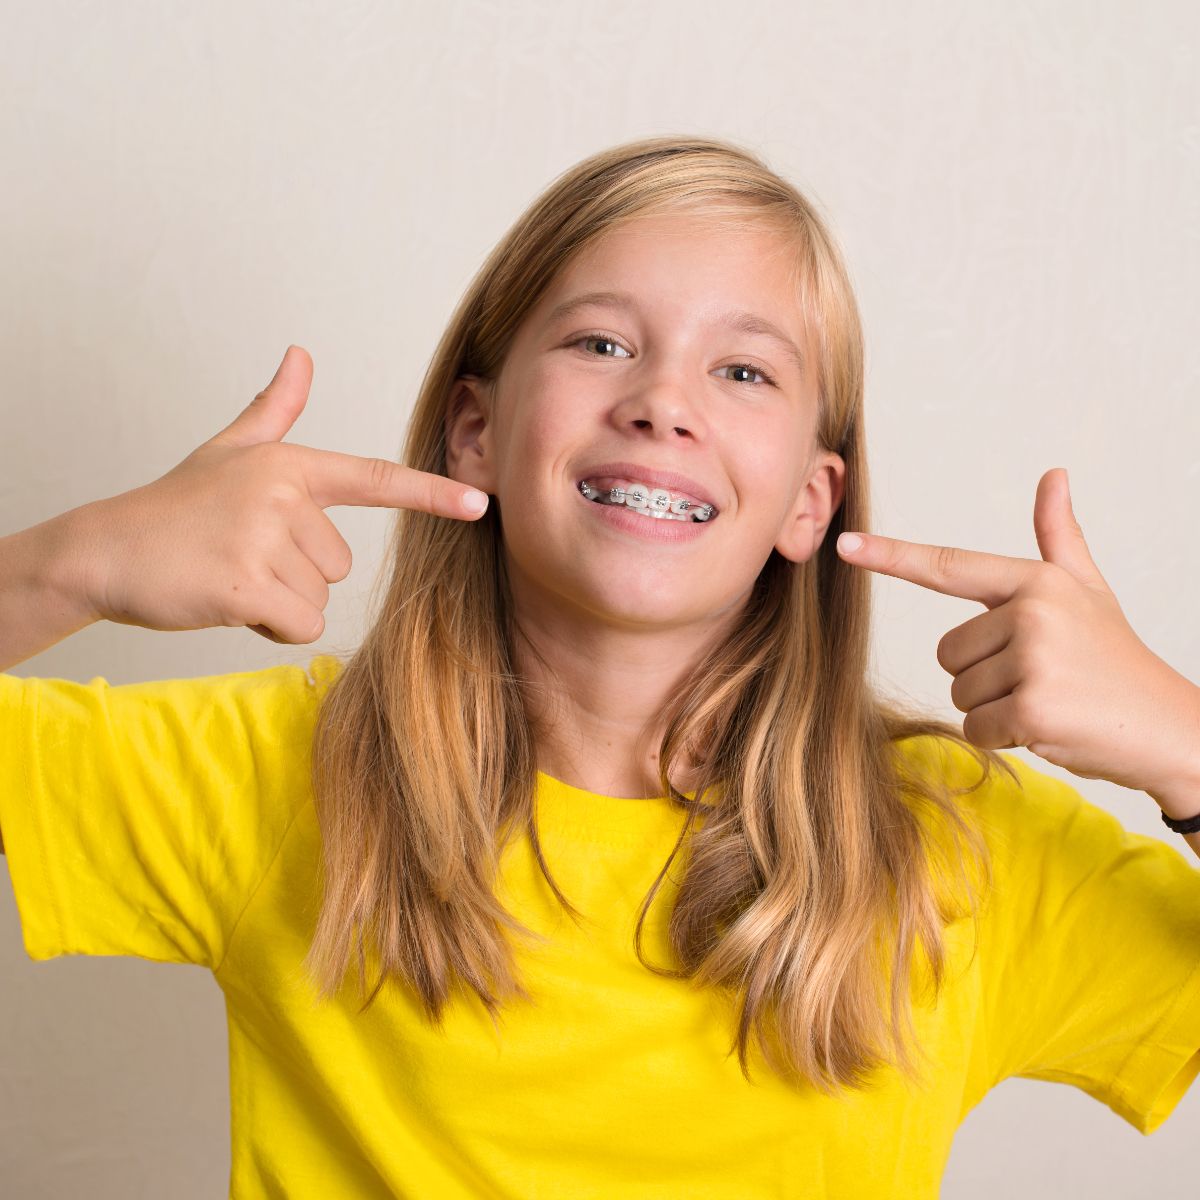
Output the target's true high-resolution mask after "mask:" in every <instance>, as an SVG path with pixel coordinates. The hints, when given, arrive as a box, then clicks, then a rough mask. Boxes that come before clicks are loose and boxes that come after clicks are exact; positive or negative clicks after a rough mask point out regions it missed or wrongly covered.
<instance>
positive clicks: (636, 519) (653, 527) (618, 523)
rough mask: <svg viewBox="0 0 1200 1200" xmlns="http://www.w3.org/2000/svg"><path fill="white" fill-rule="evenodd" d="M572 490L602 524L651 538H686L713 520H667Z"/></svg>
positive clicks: (688, 539) (658, 539)
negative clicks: (645, 515) (606, 502)
mask: <svg viewBox="0 0 1200 1200" xmlns="http://www.w3.org/2000/svg"><path fill="white" fill-rule="evenodd" d="M575 494H576V495H577V496H578V497H579V499H580V500H581V501H582V502H583V503H584V504H586V505H587V506H588V508H590V509H593V510H594V511H595V513H596V515H597V516H598V517H599V518H600V520H602V521H604V522H605V523H606V524H608V525H611V526H613V528H615V529H623V530H625V531H626V532H628V533H636V534H638V535H640V536H641V537H644V538H649V539H650V540H651V541H654V542H690V541H692V540H693V539H694V538H698V537H701V536H703V534H704V532H705V528H706V526H708V525H710V524H712V521H713V518H709V520H707V521H692V520H689V521H671V520H668V519H667V518H666V517H640V516H638V514H637V513H636V512H631V511H630V510H629V509H628V508H626V507H625V505H624V504H601V503H600V502H599V501H596V500H589V499H588V498H587V497H586V496H585V495H584V494H583V493H582V492H576V493H575Z"/></svg>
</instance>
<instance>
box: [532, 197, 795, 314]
mask: <svg viewBox="0 0 1200 1200" xmlns="http://www.w3.org/2000/svg"><path fill="white" fill-rule="evenodd" d="M795 265H796V247H795V244H794V242H793V241H792V240H791V239H789V238H788V237H787V236H785V235H784V234H783V232H782V231H780V230H778V229H774V228H770V227H768V226H766V225H765V223H763V222H762V221H759V222H756V223H754V224H750V223H749V221H748V218H746V217H742V218H739V219H736V220H735V219H734V218H733V217H731V216H726V215H722V214H710V213H705V212H666V213H652V214H647V215H644V216H639V217H634V218H632V219H630V220H628V221H625V222H623V223H621V224H620V225H617V226H615V227H614V228H611V229H607V230H605V231H604V232H603V233H601V234H599V235H598V236H597V237H596V238H595V239H593V240H592V241H591V242H590V243H589V244H588V245H586V246H585V247H584V248H583V249H582V250H581V251H580V252H579V253H578V254H576V255H575V256H574V258H572V259H571V261H570V262H569V263H567V264H566V266H565V267H563V269H562V270H561V271H560V272H559V274H558V276H557V278H556V279H555V281H554V284H553V285H552V287H551V288H550V289H549V290H550V291H552V292H555V293H558V294H559V295H561V293H563V292H564V291H566V290H567V289H570V288H575V287H578V286H579V285H580V283H581V282H582V281H584V280H589V281H590V280H591V279H593V278H594V277H595V276H597V275H612V274H614V273H619V274H622V275H626V276H632V277H635V278H637V277H642V278H645V279H646V280H647V281H654V282H657V283H659V284H662V283H664V282H666V281H667V280H668V279H670V278H679V279H680V281H681V282H682V283H686V284H688V285H689V286H691V287H705V286H712V285H714V284H720V285H722V286H723V287H724V288H726V289H727V290H728V291H730V292H737V291H749V292H756V293H759V294H763V293H778V294H779V296H780V298H781V299H784V300H785V301H786V300H790V299H791V298H792V296H793V295H794V271H795Z"/></svg>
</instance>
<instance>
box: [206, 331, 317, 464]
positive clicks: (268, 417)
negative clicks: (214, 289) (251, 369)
mask: <svg viewBox="0 0 1200 1200" xmlns="http://www.w3.org/2000/svg"><path fill="white" fill-rule="evenodd" d="M312 373H313V364H312V358H311V357H310V355H309V353H308V351H307V350H305V349H304V348H303V347H302V346H289V347H288V348H287V350H286V351H285V352H284V355H283V361H282V362H281V363H280V364H279V366H278V367H277V368H276V370H275V374H274V376H272V378H271V382H270V383H268V384H267V386H266V387H265V388H263V390H262V391H261V392H259V393H258V395H257V396H255V397H254V399H253V400H251V401H250V403H249V404H248V405H246V407H245V408H244V409H242V411H241V412H240V413H238V415H237V416H236V417H235V418H234V419H233V420H232V421H231V422H230V423H229V424H228V425H226V426H225V428H224V429H222V430H221V431H220V432H219V433H217V434H216V435H214V436H213V437H212V438H210V439H209V441H210V442H219V443H221V444H223V445H226V446H254V445H257V444H258V443H259V442H278V441H282V440H283V436H284V434H286V433H287V432H288V430H289V429H291V427H292V426H293V425H294V424H295V423H296V418H297V417H298V416H299V415H300V413H301V412H302V411H303V410H304V405H305V403H306V402H307V401H308V389H309V387H311V386H312Z"/></svg>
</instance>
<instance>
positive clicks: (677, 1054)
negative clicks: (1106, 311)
mask: <svg viewBox="0 0 1200 1200" xmlns="http://www.w3.org/2000/svg"><path fill="white" fill-rule="evenodd" d="M339 669H340V663H339V662H338V660H336V659H334V658H332V657H331V656H325V655H321V656H317V657H315V658H314V659H312V661H311V662H310V664H309V667H308V670H307V671H306V670H305V668H303V667H300V666H280V667H272V668H269V669H266V670H260V671H245V672H240V673H236V674H227V675H214V676H209V677H206V678H199V679H175V680H164V681H157V682H149V683H135V684H125V685H121V686H116V687H113V686H111V685H110V684H108V683H107V682H106V681H105V680H104V679H103V678H102V677H97V678H95V679H93V680H92V681H91V682H89V683H87V684H81V683H75V682H71V681H68V680H62V679H39V678H20V677H17V676H13V675H3V674H0V771H2V772H3V782H2V784H0V836H2V837H3V840H4V843H5V846H6V851H7V855H8V865H9V869H10V872H11V875H12V883H13V889H14V894H15V896H16V901H17V907H18V912H19V916H20V920H21V927H22V933H23V937H24V944H25V949H26V951H27V953H28V954H29V956H30V957H31V958H32V959H35V960H41V959H49V958H53V957H55V956H57V955H62V954H101V955H103V954H120V955H133V956H136V957H139V958H147V959H154V960H158V961H162V962H181V963H197V964H202V965H203V966H205V967H208V968H209V969H210V970H212V972H213V973H214V976H215V978H216V980H217V982H218V983H219V984H220V986H221V988H222V990H223V992H224V994H225V999H226V1006H227V1013H228V1023H229V1066H230V1091H231V1102H232V1121H231V1130H232V1168H231V1180H230V1194H231V1196H235V1197H238V1198H239V1200H254V1198H257V1197H266V1196H280V1195H286V1196H288V1197H290V1198H291V1200H305V1198H307V1197H314V1198H319V1200H328V1198H329V1197H334V1196H336V1197H351V1196H353V1197H356V1198H374V1197H388V1196H405V1197H421V1198H425V1197H435V1198H437V1200H456V1198H459V1197H472V1198H476V1197H496V1198H501V1197H503V1198H505V1200H517V1198H520V1200H529V1198H531V1197H571V1198H572V1200H584V1198H588V1197H595V1198H597V1200H599V1198H603V1200H611V1198H612V1197H615V1196H620V1197H622V1198H623V1200H643V1198H647V1197H656V1198H661V1197H671V1198H676V1197H684V1196H686V1197H688V1198H689V1200H717V1198H722V1200H724V1198H729V1200H733V1198H736V1200H753V1198H756V1197H763V1198H766V1197H773V1198H774V1197H783V1196H797V1197H800V1196H803V1197H806V1198H807V1200H816V1198H819V1197H835V1198H837V1200H855V1198H867V1197H870V1198H872V1200H874V1198H877V1197H904V1198H905V1200H922V1198H926V1197H935V1196H936V1195H937V1194H938V1188H939V1180H940V1178H941V1176H942V1172H943V1168H944V1166H945V1163H946V1160H947V1156H948V1153H949V1150H950V1143H951V1140H952V1138H953V1136H954V1132H955V1130H956V1128H957V1127H958V1125H959V1123H960V1122H961V1121H962V1119H963V1117H964V1116H965V1114H966V1113H967V1112H968V1111H969V1110H970V1109H971V1108H972V1107H973V1106H974V1105H975V1104H976V1103H978V1101H979V1100H980V1099H981V1098H982V1097H983V1096H984V1094H985V1093H986V1092H987V1091H988V1089H989V1088H991V1087H993V1086H995V1085H996V1084H997V1083H999V1082H1000V1081H1001V1080H1002V1079H1005V1078H1006V1077H1008V1076H1010V1075H1024V1076H1030V1077H1033V1078H1037V1079H1048V1080H1057V1081H1059V1082H1063V1083H1071V1084H1074V1085H1075V1086H1076V1087H1078V1088H1081V1089H1082V1090H1083V1091H1085V1092H1087V1093H1089V1094H1090V1095H1092V1096H1094V1097H1095V1098H1096V1099H1098V1100H1100V1101H1102V1102H1103V1103H1105V1104H1106V1105H1108V1106H1109V1107H1110V1108H1111V1109H1113V1110H1114V1112H1116V1113H1117V1114H1118V1115H1119V1116H1121V1117H1123V1118H1124V1119H1125V1120H1126V1121H1128V1122H1129V1123H1130V1124H1131V1125H1133V1126H1134V1127H1135V1128H1136V1129H1138V1130H1140V1131H1141V1132H1143V1133H1150V1132H1152V1131H1153V1130H1154V1129H1156V1128H1157V1127H1158V1126H1159V1125H1160V1124H1161V1123H1162V1122H1163V1121H1164V1120H1165V1119H1166V1117H1167V1116H1168V1114H1169V1113H1170V1112H1171V1110H1172V1109H1173V1107H1174V1106H1175V1104H1176V1103H1177V1102H1178V1100H1179V1099H1180V1097H1181V1096H1182V1095H1183V1093H1184V1092H1185V1091H1186V1089H1187V1087H1188V1085H1189V1084H1190V1083H1191V1081H1192V1080H1193V1079H1194V1078H1195V1076H1196V1075H1197V1073H1198V1071H1200V869H1197V866H1196V864H1195V863H1193V862H1191V861H1189V858H1190V852H1189V857H1185V856H1184V854H1183V852H1182V850H1177V849H1175V848H1174V847H1172V846H1169V845H1167V844H1165V843H1163V842H1162V841H1159V840H1158V839H1153V838H1149V837H1145V836H1141V835H1138V834H1134V833H1130V832H1127V831H1126V830H1124V829H1123V828H1122V826H1121V825H1120V824H1119V823H1118V821H1117V820H1116V819H1115V818H1113V817H1112V816H1111V815H1109V814H1108V813H1106V812H1104V811H1103V810H1102V809H1100V808H1097V807H1096V806H1094V805H1092V804H1090V803H1088V802H1087V801H1085V800H1084V799H1083V798H1082V797H1081V796H1080V795H1079V793H1078V792H1076V791H1075V790H1074V789H1073V788H1071V787H1069V786H1067V785H1066V784H1065V783H1063V782H1061V781H1059V780H1057V779H1056V778H1054V777H1052V776H1049V775H1046V774H1043V773H1041V772H1038V771H1035V770H1033V769H1031V768H1030V767H1029V766H1028V765H1027V764H1026V763H1024V762H1023V760H1021V759H1019V758H1016V757H1015V756H1010V760H1011V761H1012V762H1013V763H1014V765H1015V766H1016V769H1017V770H1018V772H1019V773H1020V776H1021V778H1022V779H1023V781H1024V789H1023V790H1022V789H1019V788H1017V787H1015V786H1014V785H1013V783H1012V782H1011V780H1009V779H1007V778H1006V777H1004V776H1003V775H1000V774H998V773H995V772H994V773H993V775H992V777H991V779H990V780H989V782H988V783H987V784H986V785H985V786H984V787H983V788H981V789H979V790H978V791H977V792H975V793H973V794H971V795H970V796H968V797H965V798H964V799H963V800H961V801H960V802H959V803H961V804H963V805H965V806H968V807H969V808H970V809H972V810H973V811H974V812H975V813H976V814H977V815H978V816H979V817H981V818H982V821H983V828H984V832H985V835H986V836H987V838H988V840H989V842H990V844H991V845H992V846H993V848H994V854H995V860H996V866H997V868H998V879H997V887H996V890H995V892H994V893H993V894H992V897H991V902H990V903H989V904H988V906H987V908H986V909H985V913H986V916H985V919H984V921H983V925H982V931H981V942H980V946H979V953H978V954H976V955H975V956H974V958H973V959H972V958H971V955H970V950H971V940H972V939H971V929H972V925H971V922H970V921H969V920H964V921H959V922H955V923H954V924H953V925H952V926H951V927H950V929H949V932H948V938H949V943H950V946H951V948H952V953H953V956H954V957H953V961H952V964H951V978H952V982H951V983H950V984H949V985H948V987H947V990H946V991H945V992H943V995H942V1000H941V1002H940V1004H939V1005H937V1006H936V1008H935V1007H933V1006H931V1005H927V1006H924V1007H919V1008H918V1009H917V1011H916V1013H915V1023H916V1028H917V1030H918V1032H919V1033H920V1034H921V1036H922V1038H923V1039H924V1041H925V1045H926V1048H927V1049H928V1051H929V1054H930V1061H931V1063H932V1064H933V1067H932V1069H931V1072H930V1076H931V1078H930V1083H929V1086H928V1087H927V1088H925V1089H914V1088H912V1087H910V1086H909V1085H907V1084H906V1083H905V1082H904V1081H903V1079H902V1077H901V1076H900V1075H899V1074H898V1073H896V1072H894V1071H890V1072H885V1073H884V1074H883V1075H882V1076H881V1077H880V1078H879V1080H878V1082H877V1083H876V1084H875V1085H874V1086H873V1087H871V1088H870V1089H868V1090H867V1091H865V1092H860V1093H849V1094H848V1096H847V1097H846V1098H843V1099H842V1100H836V1099H831V1098H828V1097H825V1096H823V1095H821V1094H820V1093H818V1092H816V1091H815V1090H813V1089H811V1088H810V1087H808V1086H807V1085H805V1086H804V1087H799V1088H796V1087H789V1086H788V1085H786V1084H785V1083H783V1082H782V1081H780V1080H779V1079H778V1077H777V1076H775V1075H773V1074H772V1073H771V1072H770V1071H769V1069H768V1068H767V1067H766V1065H765V1063H763V1061H762V1059H761V1057H760V1055H759V1053H758V1050H757V1046H755V1047H753V1052H752V1054H751V1058H750V1065H751V1078H752V1082H750V1083H747V1082H746V1080H745V1079H744V1077H743V1075H742V1073H741V1070H740V1067H739V1065H738V1062H737V1056H736V1054H733V1055H731V1054H729V1046H730V1043H731V1040H732V1037H733V1029H732V1026H731V1025H730V1023H729V1021H730V1017H729V1013H730V1010H729V1009H728V1008H722V1007H721V1006H720V1005H718V1004H717V1003H716V1002H715V1000H714V998H713V995H712V993H710V992H703V991H698V990H696V989H694V988H692V987H691V985H689V984H687V983H686V982H683V981H680V980H672V979H666V978H663V977H660V976H657V975H655V974H653V973H652V972H650V971H647V970H646V969H645V968H644V967H642V965H641V964H640V963H639V962H638V961H637V957H636V955H635V952H634V948H633V929H634V924H635V921H636V916H637V910H638V905H639V903H640V901H641V899H642V898H643V896H644V895H645V893H646V891H647V889H648V888H649V886H650V884H651V882H652V881H653V879H654V877H655V875H656V873H657V872H658V870H659V868H660V867H661V865H662V863H663V862H664V861H665V860H666V858H667V855H668V854H669V852H670V849H671V847H672V845H673V843H674V838H675V836H676V834H677V832H678V830H679V828H680V825H681V823H682V820H683V817H682V815H681V814H680V813H679V812H678V811H676V810H674V809H673V808H672V807H671V806H670V805H669V804H668V803H667V802H666V801H665V800H630V799H616V798H611V797H606V796H598V795H593V794H591V793H588V792H585V791H581V790H579V789H576V788H573V787H569V786H567V785H565V784H563V783H561V782H558V781H556V780H553V779H551V778H549V777H548V776H545V775H542V776H540V777H539V781H538V789H539V790H538V806H539V820H540V829H541V831H542V836H543V841H544V847H545V852H546V854H547V856H548V860H549V865H550V868H551V871H552V873H553V874H554V876H555V878H556V880H557V882H558V883H559V885H560V886H561V887H562V888H563V889H564V891H565V893H566V895H567V896H568V898H570V899H571V900H572V901H573V902H574V903H575V904H576V905H577V906H578V907H580V908H581V909H582V910H583V911H584V913H585V914H586V915H587V916H588V917H589V918H590V923H589V924H586V925H585V927H584V928H582V929H581V928H579V927H577V926H576V925H575V924H574V923H573V922H571V921H570V920H569V919H568V918H567V917H566V916H565V915H564V914H563V913H562V912H561V911H560V909H559V908H558V906H557V902H556V900H555V898H554V896H553V895H552V893H551V892H550V891H549V889H548V888H547V887H546V886H545V884H544V881H543V880H542V878H541V876H540V873H539V872H538V869H537V866H536V864H535V862H534V860H533V856H532V853H531V851H530V847H529V844H528V841H527V839H525V838H524V837H521V838H520V839H518V840H516V841H514V842H513V843H510V846H509V847H508V848H507V849H506V851H505V857H504V859H503V872H502V879H501V883H502V896H503V899H504V901H505V902H506V903H507V904H508V905H509V906H510V908H511V910H512V911H513V912H514V913H515V915H516V916H517V917H518V919H520V920H521V921H523V922H525V923H527V924H528V925H530V926H531V927H532V928H534V929H536V930H537V931H538V932H541V933H544V934H547V935H549V936H550V937H551V938H552V941H551V942H550V943H548V944H547V945H545V946H541V947H537V948H531V947H533V946H534V944H533V943H527V942H524V941H521V942H520V943H519V947H520V948H519V950H518V960H517V961H518V965H519V967H520V969H521V971H522V973H523V977H524V979H525V981H526V983H527V984H528V985H529V986H530V988H531V990H532V991H533V993H534V995H535V997H536V1003H535V1004H534V1005H524V1006H522V1005H516V1006H510V1007H509V1008H507V1009H506V1010H505V1011H504V1014H503V1020H502V1025H501V1032H500V1034H497V1032H496V1031H495V1029H494V1028H493V1026H492V1023H491V1021H490V1020H489V1019H488V1017H487V1015H486V1013H485V1012H484V1011H483V1009H482V1006H481V1005H480V1004H479V1002H478V999H477V998H476V997H474V996H473V994H471V995H464V996H460V997H457V998H456V999H455V1000H454V1002H453V1003H452V1005H451V1007H450V1008H449V1010H448V1012H447V1018H446V1027H445V1030H444V1031H442V1032H439V1031H435V1030H434V1029H433V1028H432V1027H430V1026H429V1025H428V1024H427V1023H426V1022H425V1020H424V1018H423V1016H422V1015H421V1011H420V1009H419V1006H418V1005H417V1004H416V1003H415V1002H414V1000H413V999H412V997H411V996H410V995H409V994H408V993H407V992H406V991H403V990H402V989H400V988H399V987H395V986H390V987H388V988H385V989H384V990H383V991H381V992H380V993H379V995H378V996H377V997H376V1000H375V1003H374V1004H373V1006H372V1007H371V1008H370V1009H368V1010H367V1012H366V1013H364V1014H362V1015H359V1014H357V1013H356V1011H355V1010H356V1008H357V1005H358V1000H357V989H356V988H355V987H354V986H350V985H347V986H346V987H344V988H343V992H342V997H340V998H339V1000H338V1001H337V1002H336V1003H333V1004H330V1005H328V1006H326V1007H324V1008H322V1007H318V1006H316V1005H314V1004H313V1002H312V993H311V992H310V990H309V989H308V986H307V984H306V983H305V980H304V975H303V972H302V969H301V960H302V959H303V956H304V953H305V951H306V949H307V947H308V944H309V941H310V938H311V934H312V930H313V927H314V923H315V919H316V912H317V901H318V898H319V897H318V894H317V887H316V884H317V878H318V877H317V864H318V862H319V855H318V849H319V830H318V826H317V824H316V820H315V813H314V809H313V804H312V794H311V786H310V783H309V775H308V771H309V764H310V752H311V731H312V721H313V717H314V715H315V711H316V705H317V702H318V700H319V697H320V695H321V693H322V691H323V690H324V688H325V686H326V685H327V683H328V682H329V681H330V680H331V679H332V678H333V677H334V676H335V675H336V673H337V671H338V670H339ZM938 744H939V743H934V742H932V741H931V740H930V739H912V740H911V741H910V742H909V743H905V745H906V746H908V747H910V748H911V750H912V752H913V753H925V754H928V753H930V752H931V750H932V749H933V748H934V747H935V746H936V745H938ZM946 749H947V756H946V759H945V762H944V764H943V767H942V769H944V770H945V771H947V772H948V773H950V774H953V775H956V776H958V778H959V781H960V782H968V781H970V780H973V779H975V778H977V776H978V768H977V767H976V765H975V763H974V760H973V759H971V758H970V757H969V756H967V755H966V753H965V752H964V751H962V750H961V749H960V748H958V747H956V746H953V745H947V747H946ZM1148 802H1149V801H1148ZM1183 849H1184V850H1186V847H1183ZM671 895H672V892H671V890H670V889H669V888H667V887H664V889H663V890H662V891H661V892H660V894H659V896H658V898H656V901H655V905H654V907H653V909H652V918H653V919H651V920H649V921H648V923H647V929H646V933H647V937H646V943H645V944H646V948H647V952H648V954H649V956H650V958H651V961H653V962H656V963H665V962H669V961H670V960H669V957H668V953H667V945H666V941H665V938H664V936H663V934H664V915H665V911H666V910H665V908H664V902H665V901H667V900H668V899H669V897H670V896H671ZM969 960H970V961H969ZM968 961H969V965H968Z"/></svg>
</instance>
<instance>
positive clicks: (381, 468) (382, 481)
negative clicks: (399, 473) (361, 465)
mask: <svg viewBox="0 0 1200 1200" xmlns="http://www.w3.org/2000/svg"><path fill="white" fill-rule="evenodd" d="M394 469H395V464H394V463H391V462H388V460H387V459H386V458H372V459H370V460H369V461H368V462H367V486H368V487H369V488H370V489H371V493H372V496H371V498H372V499H373V500H381V499H382V498H383V497H385V496H386V495H387V494H388V490H389V489H390V488H391V486H392V480H393V479H394V477H395V475H394Z"/></svg>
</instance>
